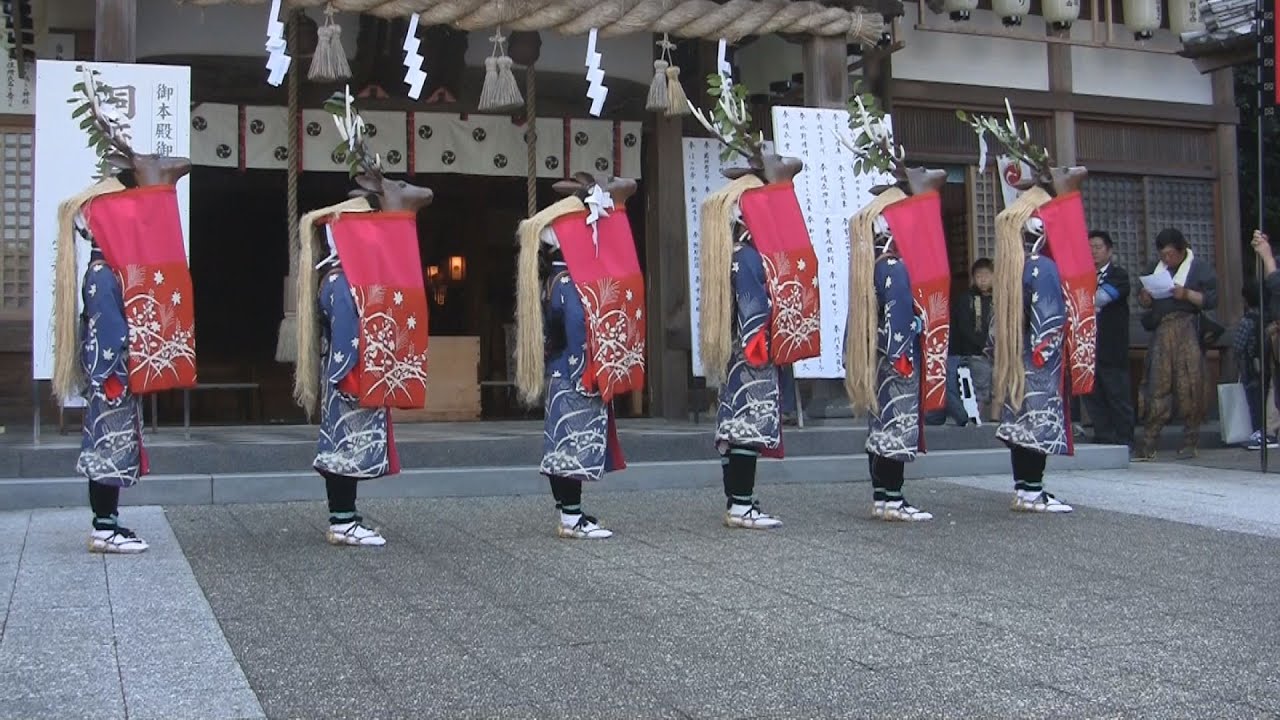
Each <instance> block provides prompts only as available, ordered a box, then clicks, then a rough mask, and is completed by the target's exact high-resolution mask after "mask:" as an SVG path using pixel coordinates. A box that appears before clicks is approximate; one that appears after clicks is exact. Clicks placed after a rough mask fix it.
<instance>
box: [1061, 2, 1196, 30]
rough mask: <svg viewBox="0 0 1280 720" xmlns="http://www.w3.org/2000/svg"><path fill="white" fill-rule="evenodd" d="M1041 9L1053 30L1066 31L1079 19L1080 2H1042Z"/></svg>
mask: <svg viewBox="0 0 1280 720" xmlns="http://www.w3.org/2000/svg"><path fill="white" fill-rule="evenodd" d="M1191 1H1192V2H1194V1H1195V0H1191ZM1173 2H1177V0H1173ZM1042 7H1043V14H1044V21H1045V22H1047V23H1050V24H1051V25H1052V26H1053V28H1054V29H1055V30H1067V29H1069V28H1070V27H1071V23H1073V22H1075V21H1076V20H1079V19H1080V0H1043V5H1042Z"/></svg>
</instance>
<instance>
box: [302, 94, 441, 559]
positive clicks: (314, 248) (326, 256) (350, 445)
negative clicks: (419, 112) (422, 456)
mask: <svg viewBox="0 0 1280 720" xmlns="http://www.w3.org/2000/svg"><path fill="white" fill-rule="evenodd" d="M351 100H352V98H351V97H350V96H349V95H345V93H339V94H338V95H335V97H334V98H332V99H330V101H329V102H327V103H326V104H325V109H326V110H328V111H329V112H330V113H331V114H333V116H334V119H335V122H336V124H337V125H338V128H339V132H340V134H341V135H342V137H343V140H344V144H345V152H346V153H347V156H348V158H349V162H350V164H351V173H352V175H354V176H355V180H356V182H357V184H358V185H359V186H360V189H359V190H356V191H353V192H352V195H353V196H355V197H353V199H351V200H348V201H346V202H344V203H340V204H338V205H333V206H331V207H326V208H321V209H319V210H314V211H312V212H310V213H307V214H306V215H303V216H302V222H301V223H300V225H299V229H300V234H301V242H300V245H299V259H298V268H299V270H298V287H297V291H298V329H297V333H298V335H297V342H298V365H297V368H296V370H295V374H294V398H295V399H296V400H297V401H298V404H299V405H300V406H301V407H302V408H303V409H304V410H306V411H307V413H308V414H312V413H315V412H316V409H317V400H319V411H320V440H319V443H318V446H317V449H316V459H315V463H314V467H315V469H316V472H318V473H320V475H321V476H322V477H323V478H324V480H325V490H326V493H327V495H328V499H329V530H328V533H327V534H326V538H327V539H328V541H329V542H330V543H332V544H334V545H356V546H380V545H385V544H386V540H385V539H384V538H383V537H382V535H381V534H380V533H379V532H378V531H377V530H376V529H374V528H371V527H369V526H367V525H365V524H364V519H363V518H362V517H361V516H360V514H359V513H358V512H357V511H356V494H357V488H358V485H359V482H360V481H362V480H368V479H371V478H377V477H382V476H385V475H393V474H395V473H398V472H400V460H399V457H398V456H397V454H396V444H395V435H394V432H393V429H392V423H391V409H392V408H405V409H416V408H421V407H423V405H424V404H425V401H426V380H427V296H426V289H425V287H424V286H423V282H422V271H421V268H422V262H421V258H420V256H419V252H418V230H417V213H418V210H420V209H422V208H423V207H425V206H427V205H428V204H430V203H431V199H432V193H431V191H430V190H428V189H426V188H423V187H418V186H416V185H410V184H408V183H406V182H404V181H400V180H391V179H389V178H386V177H384V176H383V174H382V165H381V161H380V158H379V157H378V155H376V154H374V153H373V152H372V151H371V150H370V149H369V148H368V146H367V145H366V142H365V133H364V121H363V120H361V119H360V116H359V114H357V113H355V112H354V110H353V109H352V107H351ZM317 233H318V234H319V235H320V236H322V237H323V238H324V240H323V241H320V240H319V239H318V238H317ZM321 242H323V243H324V245H323V246H322V245H321ZM326 246H327V247H326ZM317 257H320V258H322V259H320V260H319V261H317ZM317 286H318V287H317ZM317 386H318V387H317Z"/></svg>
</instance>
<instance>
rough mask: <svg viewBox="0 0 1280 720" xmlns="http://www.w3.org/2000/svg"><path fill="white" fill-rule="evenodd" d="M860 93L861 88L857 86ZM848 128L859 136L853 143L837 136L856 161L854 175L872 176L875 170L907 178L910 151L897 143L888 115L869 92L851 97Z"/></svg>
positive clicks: (899, 177) (840, 134)
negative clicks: (906, 162) (907, 160)
mask: <svg viewBox="0 0 1280 720" xmlns="http://www.w3.org/2000/svg"><path fill="white" fill-rule="evenodd" d="M854 89H855V91H856V90H860V89H861V88H860V87H855V88H854ZM848 106H849V129H850V130H853V131H854V132H855V133H857V135H856V136H855V139H854V141H853V142H850V141H849V139H848V138H846V137H845V136H844V134H843V133H839V132H837V133H836V137H837V138H838V139H839V140H840V143H841V144H842V145H844V146H845V147H846V148H848V149H849V151H850V152H852V153H853V154H854V155H855V156H857V160H855V161H854V163H853V170H854V172H855V173H858V174H862V173H869V172H871V171H873V170H876V171H879V172H882V173H892V174H893V176H894V177H895V178H897V179H898V180H906V179H907V167H906V165H905V161H906V159H907V150H906V148H904V147H903V146H901V145H896V144H895V143H894V137H893V128H892V127H891V126H890V125H889V123H888V122H887V120H886V116H885V112H884V110H883V109H882V108H881V107H880V103H879V101H877V100H876V96H875V95H872V94H870V93H866V94H859V93H857V92H855V94H854V95H853V96H852V97H850V98H849V103H848Z"/></svg>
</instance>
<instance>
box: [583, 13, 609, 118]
mask: <svg viewBox="0 0 1280 720" xmlns="http://www.w3.org/2000/svg"><path fill="white" fill-rule="evenodd" d="M596 32H597V31H596V29H595V28H591V33H590V34H588V35H587V82H588V83H590V84H589V85H588V86H587V97H588V98H591V108H590V109H589V110H587V112H589V113H591V116H592V117H600V111H602V110H604V99H605V98H606V97H608V96H609V88H607V87H605V86H604V70H601V69H600V61H601V60H603V59H604V58H603V56H601V55H600V53H598V52H596Z"/></svg>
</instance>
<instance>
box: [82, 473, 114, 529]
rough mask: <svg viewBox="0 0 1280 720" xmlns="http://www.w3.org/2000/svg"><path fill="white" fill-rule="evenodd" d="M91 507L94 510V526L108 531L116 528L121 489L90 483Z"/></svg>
mask: <svg viewBox="0 0 1280 720" xmlns="http://www.w3.org/2000/svg"><path fill="white" fill-rule="evenodd" d="M89 507H90V508H91V509H92V510H93V526H94V527H95V528H97V529H99V530H106V529H110V528H114V527H115V526H116V515H117V514H118V513H119V512H120V488H119V487H117V486H115V485H103V484H102V483H99V482H94V481H92V480H90V481H89Z"/></svg>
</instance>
